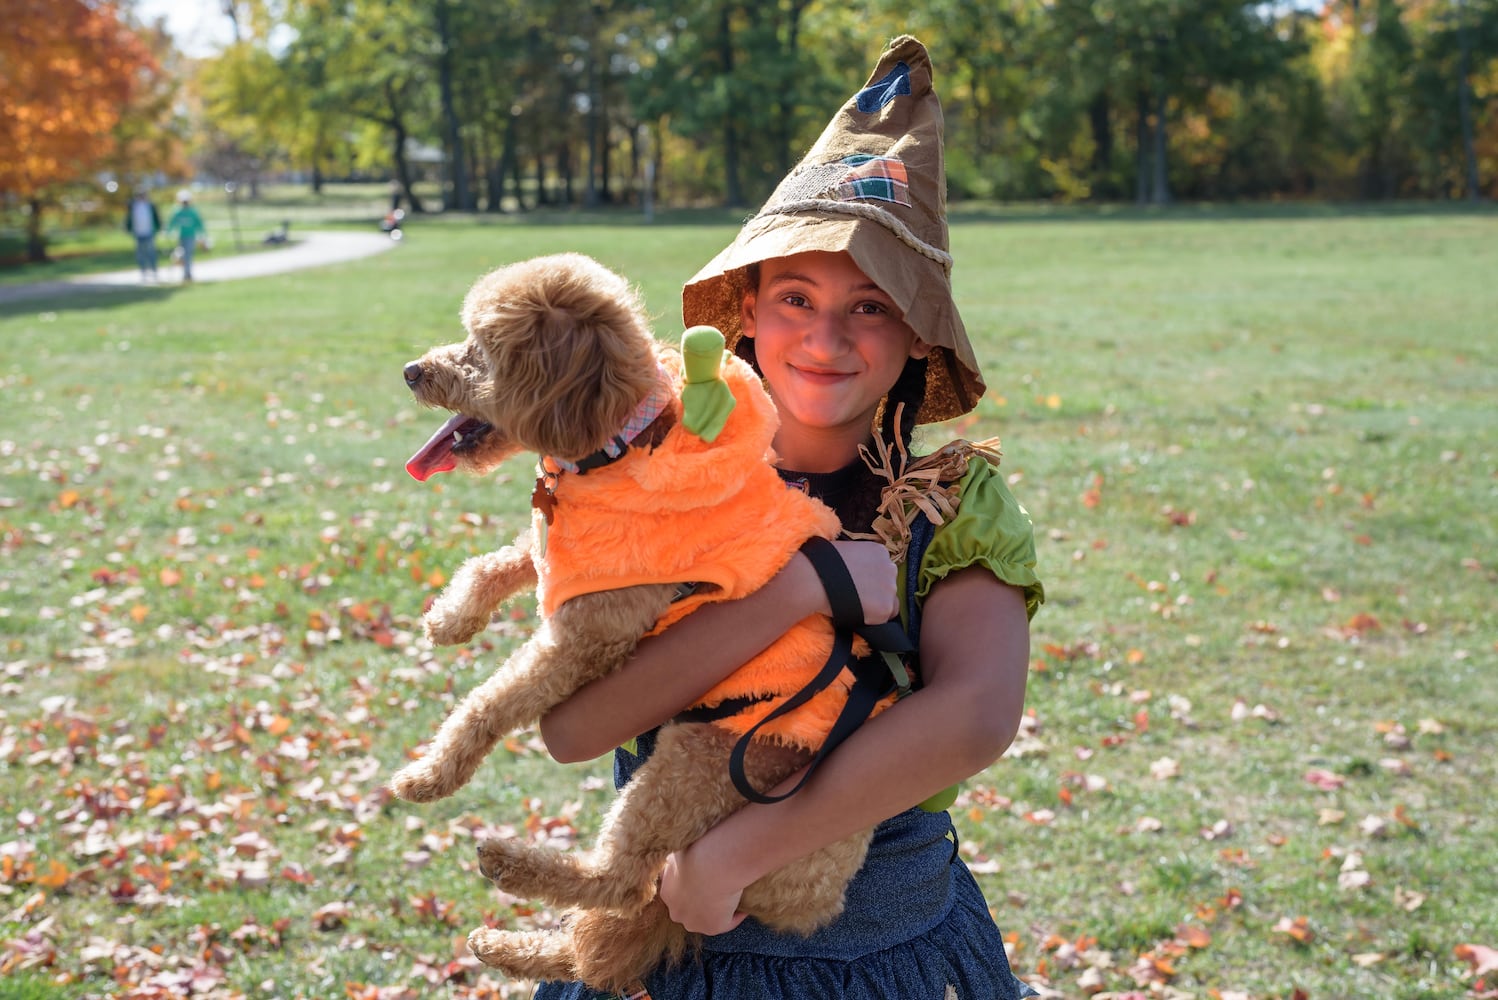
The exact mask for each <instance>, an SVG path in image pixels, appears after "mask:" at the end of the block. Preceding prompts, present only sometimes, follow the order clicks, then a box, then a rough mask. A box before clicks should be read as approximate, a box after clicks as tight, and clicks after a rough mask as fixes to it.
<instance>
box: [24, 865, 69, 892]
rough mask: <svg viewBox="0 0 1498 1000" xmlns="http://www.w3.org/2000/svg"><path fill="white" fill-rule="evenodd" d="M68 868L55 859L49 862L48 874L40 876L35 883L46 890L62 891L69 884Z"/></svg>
mask: <svg viewBox="0 0 1498 1000" xmlns="http://www.w3.org/2000/svg"><path fill="white" fill-rule="evenodd" d="M70 874H71V872H69V871H68V866H67V865H65V864H63V863H62V862H61V861H58V860H56V859H53V860H51V861H49V862H47V874H45V875H38V876H37V877H36V878H35V879H34V880H33V881H34V882H35V883H36V884H37V885H39V886H41V887H42V888H44V889H61V888H62V887H63V886H65V885H67V884H68V876H69V875H70Z"/></svg>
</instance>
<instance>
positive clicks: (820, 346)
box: [805, 313, 848, 356]
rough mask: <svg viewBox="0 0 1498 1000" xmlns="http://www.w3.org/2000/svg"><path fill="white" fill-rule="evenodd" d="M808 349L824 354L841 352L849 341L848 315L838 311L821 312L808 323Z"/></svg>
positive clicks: (829, 354)
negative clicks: (845, 315)
mask: <svg viewBox="0 0 1498 1000" xmlns="http://www.w3.org/2000/svg"><path fill="white" fill-rule="evenodd" d="M805 340H806V349H807V350H808V351H811V352H813V353H817V354H822V355H827V356H831V355H836V354H841V353H842V352H843V350H844V349H845V348H846V345H847V342H848V324H847V319H846V317H844V316H842V315H840V314H837V313H819V314H818V315H817V316H816V318H815V319H813V320H812V322H810V323H809V324H807V328H806V335H805Z"/></svg>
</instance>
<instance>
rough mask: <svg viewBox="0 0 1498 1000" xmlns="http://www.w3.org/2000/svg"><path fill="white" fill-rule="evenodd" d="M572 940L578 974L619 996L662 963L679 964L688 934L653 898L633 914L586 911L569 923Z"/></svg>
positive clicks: (664, 907) (583, 979)
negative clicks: (573, 922) (572, 922)
mask: <svg viewBox="0 0 1498 1000" xmlns="http://www.w3.org/2000/svg"><path fill="white" fill-rule="evenodd" d="M572 941H573V945H572V947H573V954H574V957H575V960H576V962H577V978H578V979H580V980H582V981H583V982H584V983H586V984H587V985H589V986H591V987H592V988H593V989H596V990H605V991H607V992H610V993H617V994H621V995H622V994H623V993H624V992H625V991H626V990H627V989H628V988H629V987H630V986H631V985H632V984H634V983H636V982H639V981H640V980H642V979H644V978H645V976H646V975H647V974H648V973H649V972H650V971H651V970H653V969H655V968H656V967H657V966H659V965H661V964H662V963H663V962H664V963H666V964H669V965H675V964H676V963H677V962H680V961H681V959H682V956H683V955H685V954H686V950H687V942H688V935H687V931H686V928H684V927H682V926H681V924H678V923H674V922H673V921H672V920H671V917H670V915H669V914H668V913H667V912H666V904H665V903H662V902H661V901H660V900H659V899H656V900H653V901H651V903H650V904H649V905H648V906H646V907H645V908H644V909H643V910H639V911H638V912H635V913H611V912H609V911H607V910H587V911H584V912H583V913H581V914H580V915H579V916H578V919H577V922H576V923H575V924H573V926H572Z"/></svg>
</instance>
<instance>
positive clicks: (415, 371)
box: [405, 361, 422, 389]
mask: <svg viewBox="0 0 1498 1000" xmlns="http://www.w3.org/2000/svg"><path fill="white" fill-rule="evenodd" d="M405 376H406V384H407V385H408V386H410V387H411V388H413V389H414V388H416V383H418V382H420V381H421V376H422V368H421V362H420V361H413V362H411V363H410V364H409V365H407V366H406V371H405Z"/></svg>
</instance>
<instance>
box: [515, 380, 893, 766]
mask: <svg viewBox="0 0 1498 1000" xmlns="http://www.w3.org/2000/svg"><path fill="white" fill-rule="evenodd" d="M663 361H664V365H665V367H666V368H667V370H668V371H670V373H671V375H672V377H673V378H674V379H676V380H677V381H678V384H679V380H680V377H681V375H680V371H679V369H678V361H677V359H676V358H675V357H674V356H669V355H668V356H667V357H666V358H664V359H663ZM673 369H678V370H673ZM721 376H722V378H723V380H724V381H725V382H726V383H727V384H728V387H729V389H730V390H731V391H732V393H733V399H734V401H735V403H736V404H737V405H736V406H735V407H734V409H733V412H732V413H731V414H730V415H729V417H728V419H727V422H726V423H725V425H724V426H723V429H722V430H721V431H720V432H719V433H718V435H717V437H715V438H714V439H713V440H712V441H710V442H709V441H704V440H703V439H702V438H700V437H698V436H697V435H696V434H694V433H692V431H690V430H688V429H687V427H686V426H685V424H684V423H683V421H682V420H681V412H680V411H681V402H680V393H679V391H678V393H676V394H675V395H676V397H677V398H676V399H675V400H674V401H673V403H672V406H673V407H674V408H675V409H676V411H677V413H676V415H677V421H676V425H675V426H674V427H672V428H671V430H670V432H669V433H667V435H666V437H665V439H664V440H663V441H662V442H661V443H660V444H658V445H656V446H655V447H654V448H653V449H651V450H650V451H648V452H647V451H646V450H645V449H631V450H630V451H629V452H628V453H627V454H626V455H625V456H624V457H622V458H620V459H618V460H617V461H616V462H614V463H613V465H612V466H611V467H610V469H609V474H608V475H592V474H589V475H573V474H566V473H562V474H557V473H552V475H554V476H556V479H555V490H554V492H553V497H554V499H555V516H554V519H553V523H551V524H550V525H547V524H546V514H545V513H543V511H542V510H541V509H537V510H536V511H535V512H534V513H533V517H532V521H533V532H534V537H536V538H545V539H546V543H545V545H546V551H545V552H544V553H538V558H537V559H536V567H537V571H538V573H539V576H540V583H539V585H538V586H537V588H536V596H537V598H538V600H539V601H540V604H541V609H542V612H543V614H547V615H550V614H552V613H554V612H555V611H556V609H557V608H558V607H559V606H560V605H561V604H562V603H564V602H565V601H567V600H569V599H571V598H573V597H576V596H578V595H580V594H587V593H593V592H595V591H600V590H614V589H618V588H621V587H630V586H635V585H638V584H647V583H683V584H686V583H692V584H697V587H696V588H695V590H694V591H693V592H692V593H691V594H689V595H688V596H686V597H684V598H682V599H681V600H678V601H676V602H675V603H673V604H672V605H671V607H670V610H668V611H667V612H666V614H665V615H664V616H662V617H661V619H660V620H659V622H657V624H656V627H655V629H653V630H652V633H651V634H654V633H655V632H659V631H661V630H663V629H665V628H667V627H669V626H670V625H671V624H672V623H674V622H676V621H679V620H680V619H681V618H683V617H685V616H686V615H688V614H690V613H691V612H693V611H695V610H696V609H697V608H699V607H701V606H702V605H703V604H706V603H708V602H710V601H727V600H734V599H736V598H740V597H744V596H747V595H748V594H750V593H753V592H754V591H756V590H758V589H759V588H760V587H762V586H764V585H765V583H766V582H768V581H769V579H770V578H771V577H772V576H774V575H775V574H776V573H777V572H778V571H779V570H780V569H781V567H783V566H784V565H785V564H786V562H787V561H788V560H789V559H790V558H791V556H792V555H794V554H795V552H796V550H797V548H798V547H799V546H800V545H801V543H802V542H803V541H805V540H806V539H807V538H808V537H810V536H812V535H816V536H820V537H822V538H828V539H831V538H834V537H836V535H837V533H838V531H839V525H838V520H837V516H836V515H835V514H833V513H832V511H831V510H829V509H828V508H827V507H826V506H825V505H824V504H822V503H821V501H819V500H815V499H813V498H811V497H809V496H807V495H806V494H805V493H803V492H801V491H800V490H797V489H793V488H791V487H788V486H787V485H786V484H785V482H784V481H783V480H782V479H781V478H780V476H779V475H777V474H776V472H775V469H774V468H773V466H772V465H771V464H770V461H769V458H770V454H771V449H770V442H771V439H772V438H773V437H774V434H775V428H776V416H775V409H774V404H773V403H772V402H771V400H770V398H769V396H768V395H767V394H766V393H765V391H764V388H763V387H762V386H761V385H760V381H759V377H758V376H757V375H756V374H755V373H754V370H753V369H751V368H750V367H749V365H748V364H746V363H745V362H743V361H742V360H740V359H739V358H737V357H734V356H733V355H727V354H725V355H724V359H723V370H722V373H721ZM552 468H555V466H553V467H552ZM831 642H832V627H831V623H830V622H829V620H828V619H827V618H826V617H825V616H822V615H813V616H811V617H809V618H807V619H805V620H803V621H802V622H801V623H800V624H798V625H797V626H796V627H795V628H793V629H791V631H789V632H787V633H786V634H785V635H784V636H783V637H782V638H780V639H778V640H777V641H776V642H775V643H774V644H773V645H772V646H770V647H769V648H768V649H766V650H765V651H764V652H762V653H761V654H760V655H758V656H756V657H755V658H754V659H753V660H751V661H749V662H748V663H746V664H744V665H743V666H742V667H740V668H739V669H738V670H736V671H734V672H733V673H732V674H730V675H729V676H728V677H727V678H726V679H725V680H723V681H722V682H720V683H719V684H718V685H717V686H716V687H714V688H713V689H712V690H711V691H709V692H708V693H707V694H706V695H705V696H704V697H703V698H702V699H701V701H699V702H698V705H700V706H703V707H708V708H711V707H713V706H716V705H718V704H720V703H721V702H723V701H724V700H726V699H731V698H740V697H742V698H748V699H762V700H755V701H754V703H753V704H752V705H751V706H750V707H748V708H745V709H743V710H742V711H739V712H738V713H736V714H734V715H731V716H729V717H728V718H725V719H721V720H718V721H716V722H715V724H716V725H719V726H722V727H723V728H725V729H727V730H728V731H729V732H732V733H733V734H734V735H736V736H742V735H743V734H744V733H745V732H747V731H748V730H749V728H750V727H751V726H753V725H754V723H755V722H758V721H759V720H760V719H762V718H764V717H765V716H766V715H767V714H769V713H770V712H771V711H772V710H773V709H775V708H776V707H778V706H779V705H780V704H781V703H782V702H784V701H785V699H786V698H788V697H789V696H791V695H793V694H795V693H796V692H797V691H799V690H801V688H802V687H804V686H805V685H806V684H807V682H809V681H811V680H812V678H813V677H815V676H816V674H817V673H818V670H819V669H820V668H821V666H822V664H823V662H824V661H825V660H826V659H827V653H828V650H829V647H830V645H831ZM861 650H862V647H860V651H861ZM852 683H853V675H852V673H851V671H849V670H847V669H846V668H845V669H844V670H843V672H842V673H841V674H840V675H839V677H838V680H837V681H836V682H834V683H833V684H832V685H831V686H830V687H828V688H827V689H826V690H824V691H821V692H819V693H818V694H817V695H815V696H814V697H813V698H812V699H811V700H810V701H809V702H807V703H806V704H805V705H802V706H801V707H799V708H797V709H796V710H795V711H794V712H791V713H790V714H788V715H785V716H782V717H780V718H777V719H774V720H772V721H770V722H769V723H767V724H766V725H765V726H763V727H762V728H761V729H760V730H759V733H758V736H759V737H760V738H767V739H774V740H776V741H778V742H780V743H783V744H785V745H788V746H796V747H802V748H805V749H810V750H816V749H818V748H819V747H820V746H821V745H822V741H823V740H824V739H825V738H826V736H827V734H828V732H829V731H830V730H831V728H832V726H833V723H834V722H835V721H836V719H837V716H838V713H839V712H840V711H841V710H842V707H843V705H844V703H845V702H846V701H847V696H848V689H849V687H850V686H851V685H852ZM765 696H771V697H768V698H766V697H765ZM892 702H893V698H892V697H891V698H886V699H884V700H883V701H881V702H880V703H879V704H878V705H877V706H876V708H875V711H880V710H882V709H883V708H885V707H887V706H888V705H889V704H891V703H892Z"/></svg>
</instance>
